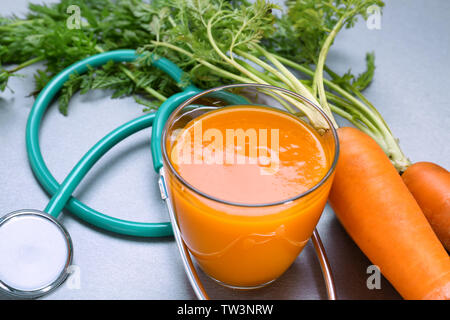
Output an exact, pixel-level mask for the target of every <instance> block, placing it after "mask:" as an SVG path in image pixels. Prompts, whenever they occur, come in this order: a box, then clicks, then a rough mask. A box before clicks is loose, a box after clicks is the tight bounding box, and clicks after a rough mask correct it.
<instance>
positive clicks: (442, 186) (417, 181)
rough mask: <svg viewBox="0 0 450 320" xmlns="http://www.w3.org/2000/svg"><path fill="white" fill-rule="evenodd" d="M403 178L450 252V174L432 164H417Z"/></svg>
mask: <svg viewBox="0 0 450 320" xmlns="http://www.w3.org/2000/svg"><path fill="white" fill-rule="evenodd" d="M402 178H403V181H404V182H405V184H406V186H407V187H408V189H409V191H410V192H411V193H412V195H413V196H414V198H415V199H416V201H417V203H418V204H419V206H420V208H422V211H423V213H424V215H425V217H426V218H427V219H428V221H429V222H430V224H431V227H432V228H433V230H434V232H435V233H436V234H437V236H438V238H439V239H440V240H441V242H442V244H443V245H444V247H445V248H446V249H447V250H449V251H450V172H448V171H447V170H445V169H444V168H442V167H440V166H438V165H437V164H434V163H431V162H417V163H415V164H413V165H412V166H410V167H409V168H408V169H407V170H406V171H405V172H404V173H403V175H402Z"/></svg>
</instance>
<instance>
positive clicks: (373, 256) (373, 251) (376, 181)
mask: <svg viewBox="0 0 450 320" xmlns="http://www.w3.org/2000/svg"><path fill="white" fill-rule="evenodd" d="M338 132H339V142H340V146H341V151H340V156H339V161H338V164H337V167H336V175H335V178H334V182H333V186H332V188H331V192H330V197H329V200H330V204H331V206H332V207H333V209H334V212H335V213H336V215H337V216H338V219H339V220H340V222H341V223H342V225H343V226H344V228H345V229H346V230H347V232H348V234H349V235H350V236H351V237H352V238H353V240H354V241H355V242H356V243H357V245H358V246H359V247H360V249H361V250H362V251H363V252H364V253H365V254H366V256H367V257H368V258H369V259H370V260H371V261H372V263H373V264H375V265H377V266H378V267H379V268H380V270H381V272H382V273H383V275H384V276H385V277H386V278H387V279H388V280H389V281H390V282H391V284H392V285H393V286H394V287H395V288H396V289H397V291H398V292H399V293H400V294H401V295H402V296H403V298H405V299H450V258H449V256H448V254H447V252H446V251H445V249H444V247H443V246H442V244H441V243H440V242H439V239H438V238H437V236H436V234H435V233H434V232H433V229H432V228H431V226H430V224H429V223H428V221H427V219H426V218H425V216H424V215H423V213H422V210H421V209H420V207H419V205H418V204H417V202H416V201H415V199H414V197H413V196H412V194H411V193H410V192H409V190H408V188H407V187H406V185H405V184H404V182H403V181H402V179H401V177H400V176H399V174H398V173H397V171H396V170H395V168H394V166H393V165H392V164H391V162H390V161H389V158H388V157H387V156H386V155H385V154H384V152H383V150H382V149H381V148H380V147H379V146H378V144H377V143H376V142H375V141H374V140H373V139H372V138H370V137H369V136H368V135H366V134H365V133H363V132H361V131H359V130H357V129H354V128H348V127H346V128H340V129H339V130H338Z"/></svg>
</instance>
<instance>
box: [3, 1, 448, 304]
mask: <svg viewBox="0 0 450 320" xmlns="http://www.w3.org/2000/svg"><path fill="white" fill-rule="evenodd" d="M27 2H28V1H27V0H15V1H9V0H0V12H1V14H12V13H15V14H18V15H20V14H21V13H24V12H26V4H27ZM33 2H38V1H33ZM449 16H450V2H449V1H448V0H429V1H425V0H391V1H387V5H386V7H385V9H384V15H383V17H382V20H381V30H369V29H368V28H367V27H366V25H365V23H363V22H360V23H358V24H357V26H356V27H355V28H354V29H352V30H346V31H344V32H342V33H341V34H340V35H339V36H338V39H337V41H336V43H335V45H334V46H333V47H332V49H331V51H330V55H329V59H328V64H329V65H330V66H331V67H332V68H333V69H335V70H336V71H338V72H339V73H343V72H345V71H347V69H348V68H350V67H351V68H352V70H354V71H355V72H357V73H358V72H361V71H362V70H363V68H364V56H365V52H367V51H372V50H375V52H376V66H377V69H376V74H375V80H374V82H373V83H372V85H371V86H370V87H369V88H368V89H367V90H366V92H365V94H366V96H367V97H368V98H369V100H371V101H372V102H373V103H374V105H375V106H376V107H377V108H379V110H380V112H381V113H382V114H383V116H384V117H385V119H386V121H387V123H388V124H389V125H390V127H391V128H392V131H393V132H394V134H395V136H396V137H398V138H399V139H400V141H401V146H402V149H403V150H404V152H405V153H406V154H407V155H408V157H409V158H410V159H412V160H413V161H422V160H427V161H433V162H436V163H439V164H441V165H442V166H444V167H446V168H447V169H449V168H450V149H449V147H448V142H449V140H450V132H449V125H450V111H449V104H448V100H449V98H450V80H449V74H450V63H449V58H448V56H449V49H450V32H449V31H450V19H449ZM35 68H36V67H30V68H28V69H27V70H25V71H23V72H22V74H23V75H25V77H23V78H13V79H12V80H11V82H10V87H11V88H12V89H13V90H14V91H15V92H14V93H11V92H10V91H9V90H7V91H5V92H4V93H1V96H0V160H1V161H0V182H1V183H0V216H1V215H3V214H6V213H8V212H10V211H14V210H17V209H21V208H38V209H42V208H44V207H45V205H46V203H47V201H48V196H47V195H46V194H45V192H44V191H42V189H41V188H40V186H39V184H38V183H37V182H36V180H35V179H34V177H33V174H32V172H31V170H30V167H29V165H28V160H27V156H26V150H25V138H24V132H25V125H26V120H27V116H28V112H29V110H30V107H31V105H32V103H33V98H31V97H28V96H27V95H28V94H29V93H30V92H31V91H32V90H33V80H32V77H31V73H32V71H33V70H35ZM109 96H110V92H107V91H95V92H90V93H89V94H87V95H83V96H80V95H76V96H75V97H74V98H73V99H72V101H71V106H70V110H69V112H70V115H69V116H68V117H63V116H62V115H61V114H59V112H58V111H57V108H56V106H55V105H54V106H52V107H51V108H50V110H49V111H48V113H47V115H46V118H45V120H44V123H43V126H42V130H41V138H40V139H41V143H42V150H43V154H44V158H45V161H46V162H47V164H48V167H49V168H50V169H51V171H52V172H53V174H54V175H55V177H56V178H57V179H58V180H59V181H62V180H63V178H64V177H65V175H66V174H67V173H68V172H69V171H70V169H71V168H72V167H73V165H74V164H75V163H76V162H77V161H78V160H79V158H80V157H81V156H82V155H83V154H84V153H85V152H86V151H87V150H88V149H89V148H90V147H91V146H92V145H93V144H94V143H95V142H97V140H98V139H100V138H101V137H103V136H104V135H105V134H106V133H108V132H109V131H110V130H112V129H113V128H115V127H117V126H119V125H120V124H122V123H124V122H125V121H128V120H130V119H132V118H134V117H137V116H139V115H141V114H142V113H141V107H140V106H138V105H136V103H135V102H134V101H133V99H132V98H126V99H121V100H111V99H110V98H109ZM341 123H342V124H344V122H341ZM149 137H150V132H149V130H145V131H143V132H141V133H139V134H136V135H135V136H133V137H131V138H129V139H128V140H126V141H125V142H123V143H122V144H120V145H118V146H117V147H116V148H114V149H113V150H112V151H111V152H110V153H109V154H107V155H106V156H105V157H104V159H102V160H101V161H100V162H99V164H98V165H96V167H95V168H94V169H93V170H92V172H91V173H90V174H89V175H88V176H87V178H86V179H85V181H83V183H82V184H81V185H80V187H79V188H78V189H77V191H76V193H75V195H76V196H77V197H79V198H80V199H82V200H83V201H85V202H86V203H87V204H89V205H90V206H92V207H94V208H96V209H97V210H99V211H101V212H105V213H108V214H110V215H112V216H115V217H119V218H126V219H134V220H137V221H166V220H167V214H166V209H165V207H164V206H163V203H162V201H161V200H160V196H159V191H158V189H157V181H156V177H157V176H156V174H155V173H154V172H153V169H152V165H151V161H152V160H151V156H150V149H149ZM62 222H63V224H64V225H65V226H66V228H67V229H68V231H69V232H70V234H71V236H72V239H73V242H74V250H75V251H74V252H75V256H74V264H76V265H77V266H79V270H80V271H81V274H80V276H81V288H80V289H70V288H69V286H68V284H67V283H66V284H64V285H63V286H62V287H61V288H59V289H58V290H56V291H55V292H54V293H51V294H50V295H48V296H46V297H45V299H194V298H195V296H194V294H193V292H192V290H191V288H190V286H189V283H188V281H187V279H186V276H185V274H184V271H183V268H182V264H181V260H180V258H179V257H178V253H177V249H176V245H175V242H174V241H173V239H172V238H163V239H136V238H132V237H125V236H117V235H114V234H111V233H109V232H105V231H102V230H99V229H97V228H94V227H91V226H89V225H87V224H86V223H84V222H83V221H80V220H79V219H78V218H76V217H74V216H72V215H71V214H70V213H68V212H64V214H63V217H62ZM319 231H320V234H321V236H322V239H323V241H324V245H325V247H326V249H327V252H328V255H329V259H330V262H331V264H332V267H333V272H334V276H335V280H336V286H337V292H338V298H340V299H399V298H400V297H399V295H398V294H397V293H396V292H395V290H394V289H393V288H392V287H391V286H390V284H389V283H388V282H387V281H386V280H384V279H383V281H382V284H381V288H382V289H381V290H368V289H367V287H366V279H367V277H368V275H367V274H366V269H367V267H368V266H369V265H370V264H371V263H370V262H369V260H368V259H367V258H366V257H365V256H364V255H363V254H362V253H361V251H360V250H359V249H358V247H357V246H356V245H355V244H354V243H353V242H352V241H351V239H350V238H349V237H348V236H347V235H346V233H345V231H344V230H343V228H342V227H341V226H340V224H339V223H338V221H337V220H336V218H335V217H334V214H333V212H332V210H331V209H330V208H329V207H327V208H326V210H325V212H324V214H323V216H322V218H321V221H320V223H319ZM202 279H203V280H204V284H205V286H206V289H207V290H208V292H209V293H210V295H211V297H213V298H223V299H240V298H250V299H270V298H273V299H325V298H326V292H325V288H324V283H323V282H322V278H321V273H320V268H319V265H318V263H317V261H316V259H315V256H314V251H313V249H312V246H311V245H308V247H307V248H306V249H305V250H304V251H303V253H302V254H301V255H300V257H299V258H298V259H297V260H296V262H295V263H294V264H293V265H292V267H291V268H290V269H289V270H288V271H287V272H286V273H285V274H284V275H283V276H282V277H281V278H280V279H279V280H277V281H276V282H275V283H274V284H272V285H270V286H268V287H266V288H263V289H261V290H257V291H252V292H236V291H232V290H229V289H225V288H222V287H220V286H218V285H217V284H215V283H213V282H212V281H210V280H208V279H206V278H205V277H204V276H202ZM0 298H6V297H4V296H0Z"/></svg>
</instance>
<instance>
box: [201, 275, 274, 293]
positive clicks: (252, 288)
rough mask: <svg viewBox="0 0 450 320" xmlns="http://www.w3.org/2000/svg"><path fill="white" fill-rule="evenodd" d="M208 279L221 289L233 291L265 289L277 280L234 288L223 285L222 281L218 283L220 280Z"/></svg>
mask: <svg viewBox="0 0 450 320" xmlns="http://www.w3.org/2000/svg"><path fill="white" fill-rule="evenodd" d="M208 277H209V278H210V279H212V280H214V282H216V283H218V284H220V285H221V286H223V287H225V288H230V289H234V290H255V289H261V288H263V287H265V286H268V285H269V284H271V283H273V282H274V281H275V280H277V279H273V280H270V281H268V282H265V283H263V284H259V285H256V286H248V287H246V286H234V285H230V284H227V283H224V282H222V281H220V280H217V279H215V278H213V277H211V276H210V275H208Z"/></svg>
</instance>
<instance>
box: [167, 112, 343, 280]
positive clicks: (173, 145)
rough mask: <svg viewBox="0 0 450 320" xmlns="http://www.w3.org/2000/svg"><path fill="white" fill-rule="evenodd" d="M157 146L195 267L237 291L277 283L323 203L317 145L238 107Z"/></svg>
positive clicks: (325, 162)
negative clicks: (167, 164)
mask: <svg viewBox="0 0 450 320" xmlns="http://www.w3.org/2000/svg"><path fill="white" fill-rule="evenodd" d="M165 143H166V150H167V155H168V158H169V161H170V168H171V169H172V170H167V171H166V178H167V181H168V189H169V194H170V198H171V202H172V204H173V207H174V211H175V213H176V216H177V220H178V224H179V227H180V230H181V234H182V237H183V240H184V241H185V243H186V245H187V247H188V248H189V250H190V252H191V253H192V254H193V255H194V257H195V258H196V260H197V262H198V263H199V265H200V266H201V268H202V269H203V270H204V271H205V272H206V273H207V274H208V275H209V276H211V277H212V278H213V279H215V280H217V281H219V282H221V283H223V284H225V285H228V286H232V287H239V288H250V287H259V286H262V285H265V284H267V283H270V282H271V281H273V280H275V279H276V278H278V277H279V276H280V275H281V274H282V273H283V272H284V271H285V270H286V269H287V268H288V267H289V266H290V265H291V264H292V262H293V261H294V260H295V259H296V257H297V256H298V254H299V253H300V252H301V250H302V249H303V247H304V246H305V244H306V243H307V241H308V240H309V238H310V236H311V234H312V231H313V230H314V228H315V226H316V224H317V222H318V220H319V217H320V215H321V213H322V210H323V208H324V206H325V203H326V200H327V196H328V191H329V189H330V184H331V181H332V179H329V177H326V175H327V173H328V172H329V170H330V167H331V163H332V161H333V156H334V154H333V155H332V154H331V153H332V152H330V150H328V149H329V146H328V145H327V143H325V140H324V137H323V136H321V135H320V134H318V133H317V132H316V131H315V130H314V129H313V128H312V127H310V126H309V125H308V124H307V123H305V122H304V121H302V120H300V119H299V118H297V117H294V116H293V115H291V114H288V113H286V112H283V111H280V110H278V109H274V108H269V107H261V106H251V105H243V106H231V107H225V108H220V109H216V110H214V111H209V112H206V113H204V114H202V115H200V116H199V117H197V118H195V119H193V120H191V121H189V122H187V123H186V125H185V126H184V127H183V128H182V129H181V130H176V131H173V132H172V134H171V136H170V137H169V138H168V139H166V142H165ZM333 151H334V150H333ZM321 182H323V183H321Z"/></svg>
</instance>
